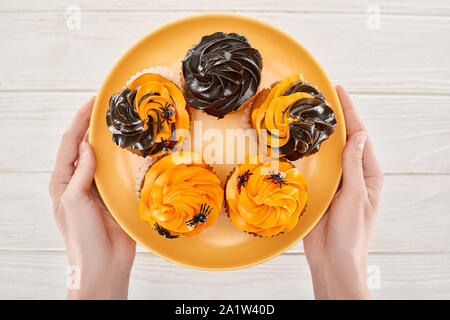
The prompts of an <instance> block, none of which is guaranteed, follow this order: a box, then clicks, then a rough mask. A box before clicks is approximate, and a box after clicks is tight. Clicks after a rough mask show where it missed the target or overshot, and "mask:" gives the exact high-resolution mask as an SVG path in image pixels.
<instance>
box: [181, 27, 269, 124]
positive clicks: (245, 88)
mask: <svg viewBox="0 0 450 320" xmlns="http://www.w3.org/2000/svg"><path fill="white" fill-rule="evenodd" d="M261 70H262V58H261V54H260V53H259V51H258V50H257V49H255V48H253V47H252V46H251V45H250V43H249V42H248V40H247V38H246V37H245V36H243V35H241V34H238V33H223V32H216V33H214V34H211V35H208V36H204V37H203V38H202V39H201V40H200V42H199V43H198V44H196V45H194V46H193V47H192V48H191V49H190V50H189V51H188V53H187V55H186V57H185V58H184V60H183V69H182V71H183V78H182V83H183V88H184V94H185V97H186V101H187V104H188V105H189V106H190V107H193V108H195V109H199V110H203V111H204V112H206V113H207V114H209V115H212V116H215V117H217V118H219V119H220V118H223V117H224V116H226V115H227V114H228V113H230V112H233V111H236V110H238V109H239V107H241V106H242V105H243V104H244V103H245V102H246V101H247V100H248V99H250V98H251V97H252V96H253V95H255V94H256V92H257V90H258V86H259V84H260V82H261Z"/></svg>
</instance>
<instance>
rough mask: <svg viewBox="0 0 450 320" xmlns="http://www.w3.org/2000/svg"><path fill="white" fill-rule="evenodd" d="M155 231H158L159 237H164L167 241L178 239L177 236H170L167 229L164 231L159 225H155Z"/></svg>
mask: <svg viewBox="0 0 450 320" xmlns="http://www.w3.org/2000/svg"><path fill="white" fill-rule="evenodd" d="M155 230H156V231H158V233H159V234H160V235H161V236H164V237H166V238H167V239H176V238H178V237H179V235H173V234H170V232H169V231H167V229H164V228H163V227H161V226H160V225H159V224H157V223H155Z"/></svg>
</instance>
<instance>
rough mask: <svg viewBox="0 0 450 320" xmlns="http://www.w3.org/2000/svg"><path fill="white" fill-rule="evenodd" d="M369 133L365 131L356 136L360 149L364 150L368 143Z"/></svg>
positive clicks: (357, 145)
mask: <svg viewBox="0 0 450 320" xmlns="http://www.w3.org/2000/svg"><path fill="white" fill-rule="evenodd" d="M366 140H367V135H366V134H365V133H363V132H362V133H359V134H358V135H357V136H356V147H357V148H358V149H361V150H364V146H365V145H366Z"/></svg>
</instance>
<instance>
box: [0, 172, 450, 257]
mask: <svg viewBox="0 0 450 320" xmlns="http://www.w3.org/2000/svg"><path fill="white" fill-rule="evenodd" d="M0 180H1V181H2V185H3V186H4V187H3V188H2V192H1V193H0V203H1V204H2V209H1V212H2V213H1V218H0V221H1V223H0V249H7V250H64V244H63V242H62V238H61V236H60V234H59V232H58V230H57V228H56V225H55V223H54V221H53V215H52V208H51V203H50V199H49V196H48V194H47V185H48V180H49V175H48V174H47V173H38V172H36V173H6V172H3V173H0ZM438 186H439V187H438ZM449 207H450V178H449V177H448V176H414V175H413V176H387V177H386V183H385V188H384V194H383V201H382V205H381V209H380V213H379V216H378V221H377V225H376V228H375V232H374V235H373V238H372V242H371V246H370V251H371V252H376V253H380V252H403V253H408V252H448V243H449V242H450V232H449V230H450V217H449V215H448V208H449ZM139 251H145V250H144V249H142V248H140V249H139ZM289 252H291V253H298V252H303V248H302V245H301V244H298V245H296V246H295V247H294V248H292V249H291V250H290V251H289Z"/></svg>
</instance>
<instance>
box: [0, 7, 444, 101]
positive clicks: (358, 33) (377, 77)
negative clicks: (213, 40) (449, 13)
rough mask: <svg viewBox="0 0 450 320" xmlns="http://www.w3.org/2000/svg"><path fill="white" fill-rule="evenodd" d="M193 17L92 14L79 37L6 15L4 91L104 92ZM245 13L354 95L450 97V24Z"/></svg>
mask: <svg viewBox="0 0 450 320" xmlns="http://www.w3.org/2000/svg"><path fill="white" fill-rule="evenodd" d="M192 13H195V11H191V12H188V11H173V12H172V11H170V12H167V13H164V14H161V13H160V12H154V11H151V10H150V11H145V12H141V11H108V13H107V14H105V12H99V11H88V12H83V13H82V15H81V25H80V29H74V30H69V29H68V28H67V21H66V20H67V18H68V16H67V14H66V13H65V12H57V13H55V12H34V13H23V14H20V15H18V14H16V13H14V12H13V13H3V14H1V19H0V41H2V42H3V43H7V46H6V49H5V50H4V51H3V52H2V55H1V57H0V68H1V70H2V75H1V77H0V90H1V91H26V90H35V91H36V90H44V91H49V90H86V91H96V90H97V89H98V88H99V86H100V83H101V81H102V80H103V79H104V77H105V76H106V74H107V72H108V70H109V69H110V68H111V67H112V66H113V64H114V62H115V61H116V60H117V59H118V58H119V57H120V55H122V54H123V53H124V52H125V51H126V49H128V48H129V47H130V46H131V45H132V44H133V43H134V42H135V41H137V40H138V39H139V38H141V37H143V36H144V35H146V34H147V33H148V32H150V31H151V30H153V29H155V28H157V27H159V26H161V25H163V24H165V23H167V22H169V21H172V20H175V19H177V18H181V17H184V16H187V15H190V14H192ZM245 14H246V15H249V16H252V17H255V18H258V19H261V20H263V21H266V22H268V23H271V24H273V25H276V26H278V27H279V28H280V29H282V30H284V31H286V32H287V33H289V34H290V35H292V36H293V37H295V38H296V39H297V40H298V41H300V42H301V43H302V44H303V45H304V46H305V47H306V48H308V49H309V50H310V51H311V52H312V53H313V54H314V55H315V57H316V58H317V59H318V60H319V61H320V63H321V64H322V65H323V66H324V68H325V70H327V72H328V73H329V75H330V77H331V78H332V79H333V80H334V81H335V82H342V83H343V84H344V85H346V86H347V87H348V88H349V89H350V90H351V91H353V92H381V93H385V92H394V93H398V92H403V93H414V94H419V93H423V94H427V95H430V94H435V93H442V94H450V60H449V59H448V49H449V45H448V41H445V39H448V38H449V37H450V23H449V22H450V21H449V20H450V17H427V16H424V17H417V16H402V15H398V16H393V15H383V16H382V20H381V28H380V29H369V28H367V16H366V15H365V14H358V15H354V14H301V13H290V12H289V10H288V12H286V13H271V12H268V13H266V12H263V13H261V12H245ZM130 21H133V23H130ZM305 30H307V32H305ZM11 35H14V36H11ZM36 39H39V41H36ZM30 43H32V44H33V45H32V46H30ZM23 48H29V49H27V50H24V49H23ZM431 57H432V58H431ZM144 67H147V66H143V68H144ZM300 71H301V70H300ZM36 79H39V81H36Z"/></svg>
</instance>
